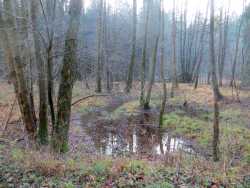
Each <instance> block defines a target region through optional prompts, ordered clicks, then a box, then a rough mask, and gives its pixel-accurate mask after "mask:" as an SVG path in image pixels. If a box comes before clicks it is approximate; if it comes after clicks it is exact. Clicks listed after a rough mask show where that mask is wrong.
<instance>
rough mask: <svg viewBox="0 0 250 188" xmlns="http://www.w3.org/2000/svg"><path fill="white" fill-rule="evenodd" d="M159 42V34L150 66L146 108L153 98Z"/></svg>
mask: <svg viewBox="0 0 250 188" xmlns="http://www.w3.org/2000/svg"><path fill="white" fill-rule="evenodd" d="M158 44H159V36H157V37H156V41H155V47H154V51H153V59H152V63H151V67H150V74H149V76H150V78H149V85H148V91H147V96H146V100H145V103H144V109H149V108H150V106H149V103H150V99H151V92H152V88H153V84H154V81H155V66H156V62H157V51H158Z"/></svg>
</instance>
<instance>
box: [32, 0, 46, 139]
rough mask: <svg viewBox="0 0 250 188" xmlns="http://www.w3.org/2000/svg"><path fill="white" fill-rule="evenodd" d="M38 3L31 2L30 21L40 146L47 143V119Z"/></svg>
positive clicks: (36, 0)
mask: <svg viewBox="0 0 250 188" xmlns="http://www.w3.org/2000/svg"><path fill="white" fill-rule="evenodd" d="M39 6H40V5H39V1H38V0H33V1H31V21H32V28H33V36H34V44H35V57H36V63H37V69H38V86H39V130H38V139H39V142H40V143H41V144H47V143H48V117H47V115H48V114H47V106H48V102H47V84H46V66H45V61H44V59H43V57H42V55H41V53H42V48H41V42H40V40H39V38H40V35H39V15H40V14H39V12H40V11H41V10H40V8H39Z"/></svg>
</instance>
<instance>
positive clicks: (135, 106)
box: [111, 98, 160, 119]
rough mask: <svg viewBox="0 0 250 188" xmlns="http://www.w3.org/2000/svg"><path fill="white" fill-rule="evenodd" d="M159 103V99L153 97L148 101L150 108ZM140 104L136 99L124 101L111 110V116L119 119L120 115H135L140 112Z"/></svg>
mask: <svg viewBox="0 0 250 188" xmlns="http://www.w3.org/2000/svg"><path fill="white" fill-rule="evenodd" d="M159 105H160V100H159V99H157V98H155V99H152V100H151V102H150V108H156V107H158V106H159ZM141 110H142V109H141V106H140V103H139V101H138V100H133V101H129V102H126V103H124V104H122V105H121V106H119V107H118V108H117V109H116V110H114V111H113V113H112V115H111V118H112V119H119V118H121V117H122V116H133V115H134V116H136V115H138V114H140V113H141Z"/></svg>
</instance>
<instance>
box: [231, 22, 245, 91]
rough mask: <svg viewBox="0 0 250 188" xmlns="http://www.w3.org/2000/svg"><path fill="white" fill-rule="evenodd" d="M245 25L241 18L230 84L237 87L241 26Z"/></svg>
mask: <svg viewBox="0 0 250 188" xmlns="http://www.w3.org/2000/svg"><path fill="white" fill-rule="evenodd" d="M242 25H243V19H242V18H241V20H240V25H239V30H238V33H237V37H236V45H235V54H234V59H233V66H232V76H231V81H230V86H231V87H234V88H236V82H235V72H236V65H237V58H238V53H239V44H240V34H241V28H242Z"/></svg>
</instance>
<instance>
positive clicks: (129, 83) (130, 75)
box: [125, 0, 137, 93]
mask: <svg viewBox="0 0 250 188" xmlns="http://www.w3.org/2000/svg"><path fill="white" fill-rule="evenodd" d="M136 23H137V0H133V34H132V35H133V36H132V53H131V59H130V64H129V68H128V76H127V83H126V89H125V90H126V92H127V93H129V92H130V90H131V88H132V83H133V74H134V64H135V56H136V54H135V52H136V27H137V25H136Z"/></svg>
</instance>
